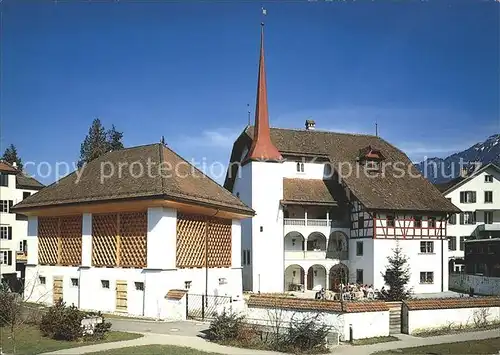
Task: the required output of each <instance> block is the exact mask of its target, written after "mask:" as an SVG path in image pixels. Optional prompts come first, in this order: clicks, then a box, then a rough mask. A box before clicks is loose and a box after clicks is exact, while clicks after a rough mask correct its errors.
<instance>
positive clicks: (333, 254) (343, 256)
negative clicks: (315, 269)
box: [285, 250, 348, 260]
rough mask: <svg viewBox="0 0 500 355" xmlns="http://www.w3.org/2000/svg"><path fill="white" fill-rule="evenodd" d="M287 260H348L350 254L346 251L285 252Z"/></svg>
mask: <svg viewBox="0 0 500 355" xmlns="http://www.w3.org/2000/svg"><path fill="white" fill-rule="evenodd" d="M285 259H288V260H303V259H305V260H322V259H338V260H347V259H348V253H347V251H345V250H341V251H337V250H335V251H326V250H285Z"/></svg>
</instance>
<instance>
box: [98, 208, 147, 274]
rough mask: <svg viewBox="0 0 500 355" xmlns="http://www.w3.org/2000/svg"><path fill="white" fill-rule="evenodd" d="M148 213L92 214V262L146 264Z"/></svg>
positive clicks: (102, 263)
mask: <svg viewBox="0 0 500 355" xmlns="http://www.w3.org/2000/svg"><path fill="white" fill-rule="evenodd" d="M147 232H148V219H147V213H146V212H145V211H144V212H126V213H106V214H95V215H92V265H94V266H104V267H118V266H119V267H137V268H140V267H146V262H147V259H146V239H147Z"/></svg>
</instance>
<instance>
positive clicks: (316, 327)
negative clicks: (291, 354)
mask: <svg viewBox="0 0 500 355" xmlns="http://www.w3.org/2000/svg"><path fill="white" fill-rule="evenodd" d="M328 332H329V326H328V325H326V324H325V323H322V322H320V321H319V319H318V316H314V317H310V318H304V319H301V320H296V319H292V321H291V322H290V328H288V333H287V335H286V336H285V339H284V344H283V346H289V347H291V348H292V349H291V350H293V351H297V350H298V351H300V352H324V351H326V337H327V335H328Z"/></svg>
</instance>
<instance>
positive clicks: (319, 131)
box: [243, 125, 383, 139]
mask: <svg viewBox="0 0 500 355" xmlns="http://www.w3.org/2000/svg"><path fill="white" fill-rule="evenodd" d="M250 127H252V128H253V127H254V126H253V125H246V126H245V129H244V130H243V131H246V130H247V129H248V128H250ZM271 129H272V130H273V129H274V130H281V131H294V132H307V133H328V134H342V135H346V136H359V137H374V138H379V139H383V138H381V137H379V136H376V135H374V134H367V133H351V132H335V131H328V130H322V129H314V130H309V131H308V130H305V129H303V128H284V127H271Z"/></svg>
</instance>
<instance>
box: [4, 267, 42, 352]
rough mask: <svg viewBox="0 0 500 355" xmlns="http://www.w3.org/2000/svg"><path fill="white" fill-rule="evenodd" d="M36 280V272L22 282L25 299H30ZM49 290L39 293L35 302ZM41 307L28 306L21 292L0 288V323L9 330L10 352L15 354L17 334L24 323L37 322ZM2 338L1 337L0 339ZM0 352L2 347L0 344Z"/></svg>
mask: <svg viewBox="0 0 500 355" xmlns="http://www.w3.org/2000/svg"><path fill="white" fill-rule="evenodd" d="M37 280H38V272H37V273H35V274H34V275H33V279H32V280H30V282H29V283H26V282H25V283H24V285H23V286H22V288H21V290H22V291H23V294H24V297H25V298H26V299H32V296H33V294H34V291H35V289H36V285H37ZM48 292H49V291H47V292H45V293H43V294H41V295H39V297H37V298H36V299H35V301H34V302H35V303H38V302H40V301H41V300H42V299H43V298H45V296H46V295H47V293H48ZM41 312H42V311H41V309H40V308H35V307H34V306H29V305H27V304H26V302H24V301H23V297H22V296H21V294H19V293H16V292H11V291H10V290H9V289H8V288H6V287H3V288H2V289H1V290H0V325H1V326H5V327H7V328H8V330H9V339H11V342H12V354H16V348H17V334H18V332H19V331H20V330H21V329H22V328H23V326H24V325H25V324H29V323H31V322H37V320H38V319H39V318H40V316H41ZM2 340H3V339H2ZM0 353H2V347H1V346H0Z"/></svg>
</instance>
